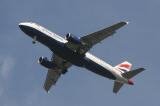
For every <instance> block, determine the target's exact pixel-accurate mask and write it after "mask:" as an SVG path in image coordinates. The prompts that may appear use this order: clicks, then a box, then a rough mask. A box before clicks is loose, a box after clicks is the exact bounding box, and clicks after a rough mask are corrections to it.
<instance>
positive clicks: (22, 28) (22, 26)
mask: <svg viewBox="0 0 160 106" xmlns="http://www.w3.org/2000/svg"><path fill="white" fill-rule="evenodd" d="M18 26H19V28H20V29H21V30H22V31H23V30H24V29H25V23H19V25H18Z"/></svg>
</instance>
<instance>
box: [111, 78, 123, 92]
mask: <svg viewBox="0 0 160 106" xmlns="http://www.w3.org/2000/svg"><path fill="white" fill-rule="evenodd" d="M122 86H123V83H120V82H117V81H114V88H113V92H114V93H117V92H118V91H119V90H120V88H121V87H122Z"/></svg>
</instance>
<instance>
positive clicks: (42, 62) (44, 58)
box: [38, 56, 56, 69]
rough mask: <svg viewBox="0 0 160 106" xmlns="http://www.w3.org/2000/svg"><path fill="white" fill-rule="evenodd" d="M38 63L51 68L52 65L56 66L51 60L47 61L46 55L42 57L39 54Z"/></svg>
mask: <svg viewBox="0 0 160 106" xmlns="http://www.w3.org/2000/svg"><path fill="white" fill-rule="evenodd" d="M38 63H39V64H41V65H42V66H44V67H46V68H49V69H53V68H54V67H56V64H54V63H53V62H51V61H49V60H48V59H47V57H43V56H41V57H40V58H39V60H38Z"/></svg>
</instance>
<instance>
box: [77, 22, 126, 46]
mask: <svg viewBox="0 0 160 106" xmlns="http://www.w3.org/2000/svg"><path fill="white" fill-rule="evenodd" d="M126 24H128V22H119V23H117V24H114V25H112V26H110V27H107V28H105V29H102V30H100V31H97V32H94V33H92V34H89V35H86V36H83V37H81V38H80V39H81V40H82V41H83V42H84V43H86V44H87V45H89V48H88V49H90V48H91V47H92V46H93V45H95V44H97V43H99V42H101V41H102V40H104V39H105V38H107V37H109V36H111V35H113V34H114V33H115V32H116V30H118V29H119V28H121V27H122V26H124V25H126Z"/></svg>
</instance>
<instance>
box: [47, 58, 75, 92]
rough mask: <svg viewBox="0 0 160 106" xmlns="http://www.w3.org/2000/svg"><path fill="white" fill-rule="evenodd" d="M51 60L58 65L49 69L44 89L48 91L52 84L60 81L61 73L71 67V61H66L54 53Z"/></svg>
mask: <svg viewBox="0 0 160 106" xmlns="http://www.w3.org/2000/svg"><path fill="white" fill-rule="evenodd" d="M51 61H52V62H53V63H54V64H56V67H54V68H53V69H49V70H48V73H47V77H46V81H45V84H44V89H45V90H46V91H47V92H48V91H49V90H50V88H51V87H52V85H55V84H56V82H57V81H58V79H59V77H60V76H61V74H63V73H65V72H66V71H67V69H68V68H69V67H71V65H72V64H71V63H69V62H67V61H65V60H64V59H62V58H60V57H59V56H57V55H53V56H52V59H51Z"/></svg>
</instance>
